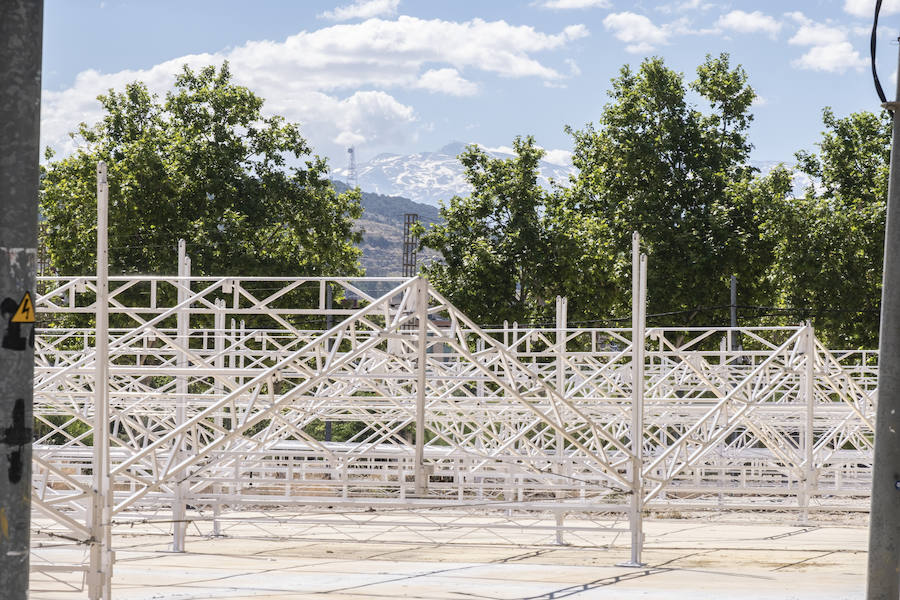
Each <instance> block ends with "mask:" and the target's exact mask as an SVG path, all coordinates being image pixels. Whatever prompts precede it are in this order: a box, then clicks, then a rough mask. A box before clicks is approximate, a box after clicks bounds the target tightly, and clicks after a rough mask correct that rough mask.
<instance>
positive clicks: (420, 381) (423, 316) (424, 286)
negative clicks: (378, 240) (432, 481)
mask: <svg viewBox="0 0 900 600" xmlns="http://www.w3.org/2000/svg"><path fill="white" fill-rule="evenodd" d="M418 279H419V281H418V282H416V288H415V292H414V293H415V294H416V315H417V320H418V323H419V334H418V342H419V345H418V352H417V359H416V495H417V496H423V495H425V493H426V492H427V491H428V474H427V473H426V471H425V383H426V381H425V361H426V359H427V356H428V355H427V346H426V341H427V340H426V336H427V335H428V282H427V281H425V279H424V278H423V277H421V276H420V277H419V278H418Z"/></svg>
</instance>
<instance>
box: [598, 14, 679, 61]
mask: <svg viewBox="0 0 900 600" xmlns="http://www.w3.org/2000/svg"><path fill="white" fill-rule="evenodd" d="M603 26H604V27H605V28H606V30H607V31H612V32H613V35H615V36H616V39H618V40H620V41H622V42H625V43H626V44H627V46H625V49H626V50H627V51H628V52H633V53H646V52H650V51H651V50H653V49H654V48H655V47H656V46H660V45H663V44H667V43H668V41H669V32H668V30H667V29H666V28H664V27H658V26H656V25H654V24H653V22H652V21H651V20H650V19H648V18H647V17H645V16H644V15H638V14H635V13H632V12H623V13H614V14H611V15H609V16H607V17H606V18H605V19H603Z"/></svg>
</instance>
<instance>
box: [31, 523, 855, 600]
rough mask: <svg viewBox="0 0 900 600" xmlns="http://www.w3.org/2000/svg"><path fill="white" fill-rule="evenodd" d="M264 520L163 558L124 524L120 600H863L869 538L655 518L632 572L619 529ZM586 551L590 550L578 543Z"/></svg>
mask: <svg viewBox="0 0 900 600" xmlns="http://www.w3.org/2000/svg"><path fill="white" fill-rule="evenodd" d="M261 516H263V515H261V514H259V513H249V512H248V513H240V515H239V517H240V518H237V519H234V520H233V521H231V522H226V523H225V524H224V526H223V529H222V531H226V532H227V535H226V537H218V538H215V537H211V536H210V535H208V533H209V531H208V530H209V524H208V523H204V524H197V525H194V526H192V527H191V529H190V530H189V534H190V535H189V537H188V540H187V552H184V553H177V554H176V553H172V552H171V551H170V550H169V549H170V548H171V536H170V535H168V534H167V533H166V532H165V531H164V527H163V524H157V525H154V524H136V525H135V526H134V527H131V528H123V527H118V528H117V529H116V532H117V535H116V536H115V539H114V547H115V549H116V569H115V573H114V575H113V592H114V597H115V598H117V599H121V600H139V599H140V600H150V599H153V600H187V599H198V600H199V599H205V598H254V599H262V598H267V599H276V598H277V599H287V598H329V599H338V598H340V599H344V598H346V599H350V598H353V599H362V598H373V599H378V598H422V599H431V598H435V599H437V598H448V599H457V600H465V599H489V600H492V599H497V600H512V599H522V600H524V599H529V600H539V599H546V600H555V599H559V598H616V599H619V598H622V599H630V598H642V599H655V598H659V599H664V598H665V599H672V598H675V599H680V598H685V599H687V598H691V599H703V598H709V599H717V600H718V599H722V598H747V599H751V598H752V599H763V600H764V599H776V598H777V599H807V598H808V599H810V600H812V599H816V600H831V599H833V600H838V599H851V598H862V597H863V595H864V586H865V582H864V573H865V561H866V553H865V550H866V543H867V530H866V528H865V523H864V522H861V519H860V518H859V517H855V518H851V517H846V518H845V517H836V518H834V519H833V520H831V521H826V522H824V523H819V524H810V525H797V524H792V523H790V521H789V519H790V517H784V519H785V521H784V524H776V525H773V524H767V523H765V522H762V521H760V522H753V521H754V517H753V516H737V515H734V514H732V515H723V516H718V517H716V516H713V517H706V518H690V519H670V520H663V519H651V520H648V521H646V524H645V531H646V536H647V543H646V546H645V552H644V560H645V562H646V566H644V567H640V568H630V567H620V566H617V564H618V563H621V562H623V561H625V560H626V559H627V558H628V553H629V551H628V539H627V538H628V535H627V534H616V533H598V534H596V535H594V534H592V533H590V532H585V533H582V534H581V535H578V536H569V537H571V538H572V541H573V543H572V545H569V546H558V545H552V544H549V543H546V542H547V539H546V537H541V536H537V535H535V534H534V533H533V532H531V531H526V532H522V533H515V532H510V535H509V536H504V538H505V539H503V540H500V539H497V538H494V539H491V538H490V537H487V536H486V537H485V538H483V539H479V538H477V537H475V536H473V535H471V533H472V532H469V534H468V535H466V536H465V539H466V542H465V543H453V542H452V540H453V539H454V538H458V537H459V534H458V532H457V531H456V530H452V529H450V530H446V531H445V530H442V529H437V528H435V529H433V530H432V532H431V535H430V538H431V539H432V540H433V541H422V542H416V541H413V538H415V537H416V536H417V535H419V534H416V533H412V532H410V530H409V529H406V528H403V527H399V526H396V525H387V524H386V525H383V526H381V525H377V524H375V525H368V526H366V527H360V528H359V529H358V530H357V531H347V532H345V535H344V540H345V541H341V540H340V539H337V536H336V531H339V530H335V529H334V528H331V527H325V526H309V525H300V524H297V523H293V524H292V523H291V521H290V519H284V520H282V521H281V522H280V523H278V524H273V523H271V522H266V521H264V520H262V519H260V520H258V521H257V520H256V519H255V517H261ZM265 516H266V517H271V513H268V514H267V515H265ZM849 519H852V521H848V520H849ZM403 520H404V521H405V522H415V521H419V523H420V527H423V528H426V529H427V523H426V521H425V519H424V518H423V517H422V516H417V515H412V514H408V515H404V516H403ZM395 522H396V519H395ZM548 523H549V521H548ZM591 523H596V521H592V522H591ZM584 524H585V525H588V522H585V523H584ZM567 525H572V523H570V522H569V521H567ZM574 525H576V526H577V525H578V524H577V523H574ZM350 537H354V538H355V539H354V540H350V539H349V538H350ZM324 538H331V539H324ZM361 540H368V541H361ZM473 540H474V541H473ZM587 542H591V543H593V544H596V545H595V546H587V545H579V544H585V543H587ZM36 552H37V554H36V555H35V559H37V558H38V557H39V556H41V555H43V556H44V557H46V558H52V559H53V560H54V561H56V562H59V563H62V562H71V563H76V562H79V561H80V560H81V557H80V555H77V554H78V553H79V552H81V551H80V550H78V549H73V548H72V547H60V548H58V549H55V550H54V549H52V548H47V547H45V548H38V549H37V550H36ZM66 554H70V555H71V556H66ZM51 575H52V577H51ZM31 590H32V591H31V596H30V597H31V598H32V599H33V600H50V599H60V600H62V599H69V598H71V599H73V600H74V599H75V598H84V597H85V592H84V590H83V588H82V575H81V574H80V573H66V572H54V573H34V574H33V575H32V581H31Z"/></svg>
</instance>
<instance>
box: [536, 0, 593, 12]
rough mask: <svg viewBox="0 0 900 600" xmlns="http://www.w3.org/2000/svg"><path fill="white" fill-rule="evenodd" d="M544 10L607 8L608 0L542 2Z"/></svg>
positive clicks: (552, 0)
mask: <svg viewBox="0 0 900 600" xmlns="http://www.w3.org/2000/svg"><path fill="white" fill-rule="evenodd" d="M541 6H543V7H544V8H551V9H553V10H569V9H573V8H609V6H610V4H609V0H544V2H542V3H541Z"/></svg>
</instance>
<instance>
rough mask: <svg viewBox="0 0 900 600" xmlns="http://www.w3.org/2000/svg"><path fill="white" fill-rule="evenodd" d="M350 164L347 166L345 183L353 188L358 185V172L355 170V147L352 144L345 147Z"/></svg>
mask: <svg viewBox="0 0 900 600" xmlns="http://www.w3.org/2000/svg"><path fill="white" fill-rule="evenodd" d="M347 154H348V155H349V157H350V164H349V165H348V166H347V183H348V184H349V185H350V186H351V187H354V188H358V187H359V174H358V173H357V171H356V149H355V148H354V147H353V146H350V147H349V148H347Z"/></svg>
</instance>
